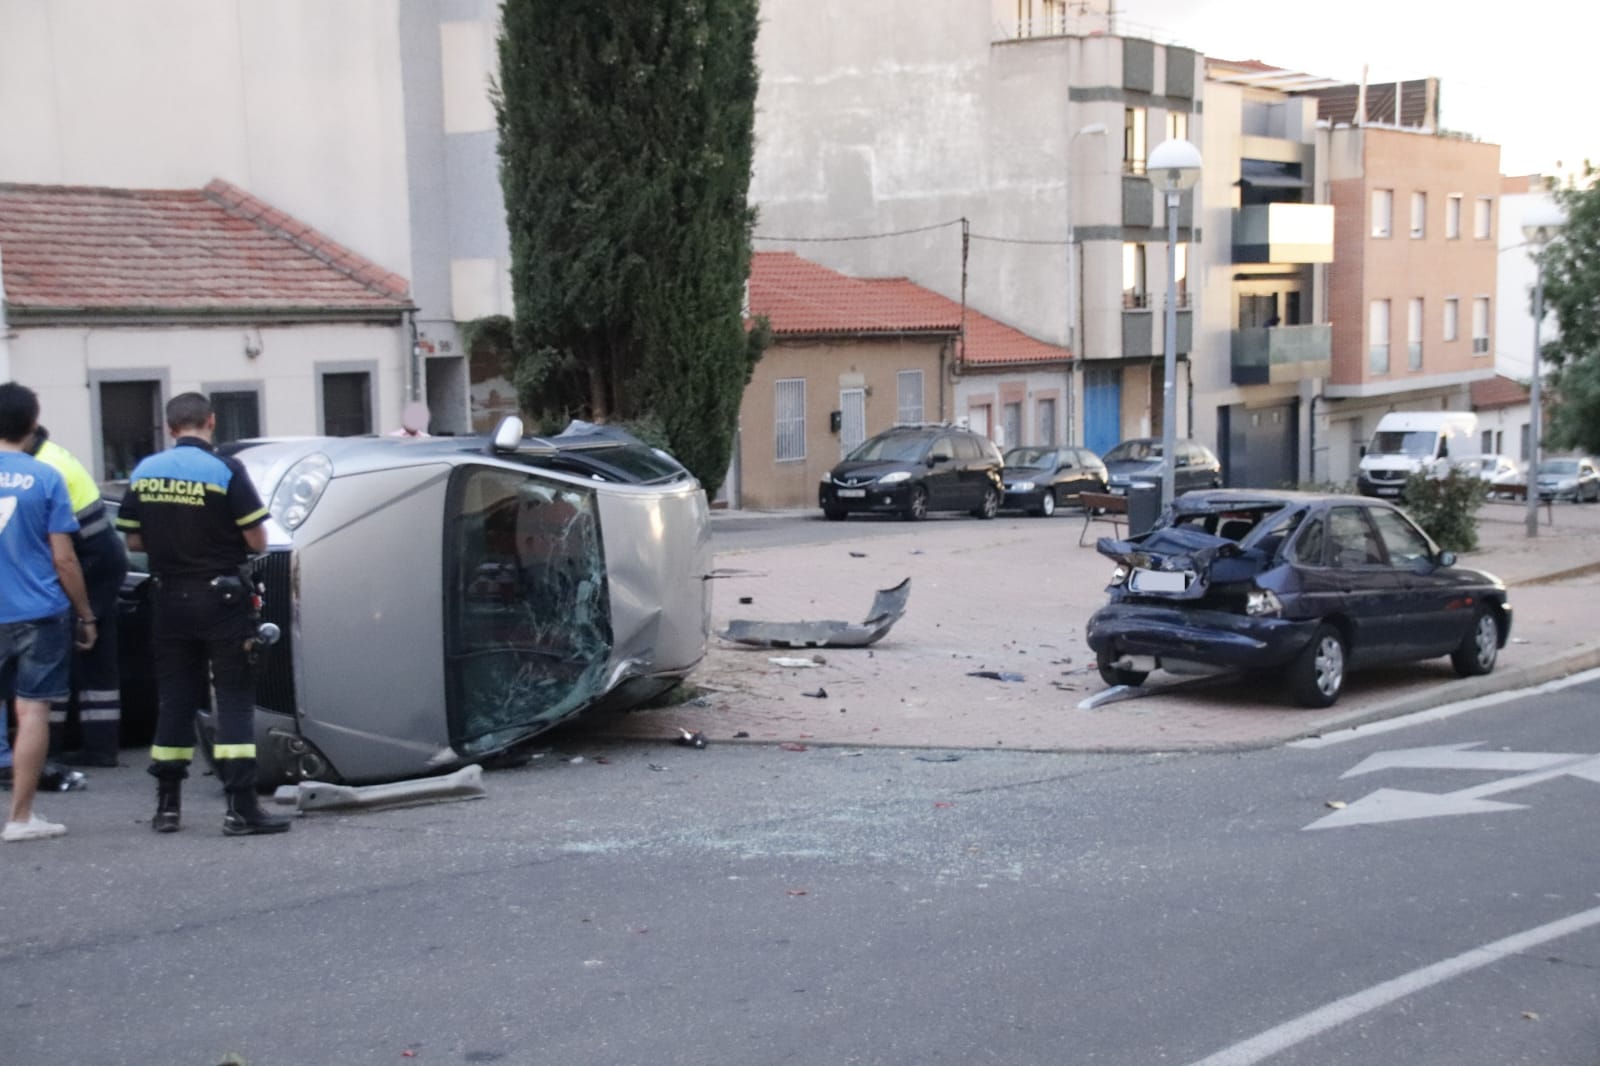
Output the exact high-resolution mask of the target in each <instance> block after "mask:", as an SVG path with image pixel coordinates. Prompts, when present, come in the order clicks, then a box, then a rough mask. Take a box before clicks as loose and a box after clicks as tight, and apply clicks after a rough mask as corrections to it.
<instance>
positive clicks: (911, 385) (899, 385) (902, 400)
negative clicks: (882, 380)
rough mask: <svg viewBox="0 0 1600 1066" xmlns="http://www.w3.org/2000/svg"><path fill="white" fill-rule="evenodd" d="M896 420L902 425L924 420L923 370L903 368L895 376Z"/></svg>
mask: <svg viewBox="0 0 1600 1066" xmlns="http://www.w3.org/2000/svg"><path fill="white" fill-rule="evenodd" d="M894 378H895V409H894V420H895V421H896V422H898V423H900V424H901V425H910V424H912V423H916V422H921V421H922V371H920V370H902V371H900V372H899V373H897V374H896V375H895V376H894Z"/></svg>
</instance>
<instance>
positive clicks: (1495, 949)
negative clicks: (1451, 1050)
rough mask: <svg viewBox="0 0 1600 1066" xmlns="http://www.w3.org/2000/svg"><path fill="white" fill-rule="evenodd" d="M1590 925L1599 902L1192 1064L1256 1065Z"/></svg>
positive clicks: (1597, 919) (1599, 912)
mask: <svg viewBox="0 0 1600 1066" xmlns="http://www.w3.org/2000/svg"><path fill="white" fill-rule="evenodd" d="M1591 925H1600V907H1595V908H1594V909H1592V910H1587V911H1580V912H1578V913H1577V914H1574V915H1571V916H1569V917H1566V918H1561V919H1558V920H1557V921H1554V922H1551V923H1549V924H1548V925H1541V926H1539V927H1537V928H1535V929H1529V930H1527V931H1526V932H1522V933H1515V934H1513V935H1511V936H1508V937H1506V938H1505V939H1504V940H1496V941H1495V942H1494V943H1492V944H1484V945H1483V946H1482V947H1476V948H1472V949H1470V950H1468V951H1464V952H1462V953H1461V954H1460V955H1457V956H1456V957H1455V958H1452V959H1444V960H1442V961H1440V962H1436V963H1434V964H1433V965H1431V966H1424V967H1423V968H1422V969H1420V970H1412V971H1411V972H1410V973H1405V974H1401V975H1400V976H1399V977H1395V978H1392V979H1390V980H1388V981H1385V982H1383V983H1382V984H1378V985H1373V986H1372V987H1370V988H1364V989H1362V990H1361V991H1359V992H1355V993H1352V994H1351V995H1348V996H1345V997H1344V998H1343V999H1336V1000H1334V1001H1333V1002H1332V1003H1329V1004H1327V1005H1326V1006H1322V1007H1318V1008H1317V1009H1316V1010H1314V1011H1311V1012H1309V1013H1307V1014H1302V1015H1300V1017H1298V1018H1291V1019H1289V1020H1288V1021H1286V1022H1284V1023H1283V1024H1282V1025H1277V1026H1273V1027H1272V1028H1271V1029H1268V1030H1267V1031H1266V1032H1264V1033H1258V1034H1257V1035H1255V1036H1253V1037H1251V1038H1250V1039H1249V1040H1246V1041H1244V1042H1243V1043H1239V1044H1235V1045H1233V1046H1232V1047H1227V1048H1223V1049H1222V1050H1221V1051H1219V1052H1217V1053H1216V1054H1214V1055H1207V1056H1206V1057H1205V1058H1203V1059H1200V1060H1199V1061H1197V1062H1194V1063H1192V1064H1191V1066H1255V1064H1256V1063H1258V1062H1262V1061H1265V1060H1266V1059H1270V1058H1271V1057H1272V1056H1274V1055H1276V1054H1277V1053H1278V1052H1280V1051H1284V1050H1287V1049H1288V1048H1292V1047H1294V1046H1295V1045H1296V1044H1303V1043H1305V1042H1306V1041H1307V1040H1310V1039H1311V1038H1312V1037H1315V1036H1319V1035H1321V1034H1322V1033H1325V1032H1327V1031H1328V1030H1329V1029H1332V1028H1334V1027H1335V1026H1338V1025H1343V1024H1344V1023H1345V1022H1348V1021H1352V1020H1354V1019H1356V1018H1359V1017H1361V1016H1362V1015H1363V1014H1370V1013H1371V1012H1372V1011H1375V1010H1379V1009H1381V1008H1383V1007H1387V1006H1388V1005H1389V1004H1391V1003H1394V1002H1396V1001H1397V1000H1401V999H1404V998H1405V997H1406V996H1409V995H1411V994H1412V993H1414V992H1421V991H1423V990H1424V989H1428V988H1432V987H1433V986H1434V985H1438V984H1443V983H1444V982H1446V981H1449V980H1451V979H1452V978H1456V977H1460V976H1461V975H1462V974H1468V973H1471V972H1472V971H1474V970H1478V969H1482V968H1483V967H1485V966H1488V965H1491V964H1492V963H1496V962H1499V961H1500V960H1501V959H1504V958H1507V957H1508V956H1511V955H1517V954H1520V953H1522V952H1525V951H1531V950H1533V949H1534V948H1536V947H1538V946H1539V945H1541V944H1546V943H1549V942H1550V941H1552V940H1558V939H1560V938H1561V937H1564V936H1569V935H1571V934H1573V933H1577V932H1581V931H1582V930H1584V929H1587V928H1589V927H1590V926H1591Z"/></svg>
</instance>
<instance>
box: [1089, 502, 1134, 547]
mask: <svg viewBox="0 0 1600 1066" xmlns="http://www.w3.org/2000/svg"><path fill="white" fill-rule="evenodd" d="M1078 502H1079V503H1081V504H1083V531H1082V532H1080V533H1079V534H1078V547H1080V548H1081V547H1083V538H1084V537H1087V536H1088V535H1089V524H1090V523H1091V522H1110V523H1111V527H1112V528H1113V529H1125V528H1126V527H1127V525H1128V498H1127V497H1126V496H1113V495H1111V494H1110V493H1107V492H1081V493H1079V494H1078Z"/></svg>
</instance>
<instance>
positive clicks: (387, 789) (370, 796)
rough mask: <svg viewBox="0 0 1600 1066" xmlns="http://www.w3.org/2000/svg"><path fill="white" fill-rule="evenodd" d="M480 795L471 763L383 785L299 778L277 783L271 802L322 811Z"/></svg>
mask: <svg viewBox="0 0 1600 1066" xmlns="http://www.w3.org/2000/svg"><path fill="white" fill-rule="evenodd" d="M484 795H485V790H484V787H483V767H481V766H479V765H477V764H476V763H474V764H473V765H471V766H463V767H462V768H461V769H459V770H457V771H455V772H454V773H450V774H444V775H442V776H440V777H419V778H413V779H411V780H408V781H392V782H390V783H388V784H384V785H360V786H353V785H334V784H329V783H328V782H326V781H301V782H300V783H299V784H295V785H282V786H280V787H279V788H278V790H277V791H276V792H274V793H273V794H272V799H273V802H275V803H281V804H293V805H295V806H296V807H297V808H298V809H300V810H302V811H325V810H334V809H337V808H343V807H365V808H368V809H372V808H377V807H408V806H413V805H415V804H419V803H441V802H444V801H446V800H463V799H482V798H483V797H484Z"/></svg>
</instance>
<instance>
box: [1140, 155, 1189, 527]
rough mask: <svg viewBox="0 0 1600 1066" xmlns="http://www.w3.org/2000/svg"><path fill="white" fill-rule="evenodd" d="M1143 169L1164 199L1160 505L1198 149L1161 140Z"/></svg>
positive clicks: (1169, 482)
mask: <svg viewBox="0 0 1600 1066" xmlns="http://www.w3.org/2000/svg"><path fill="white" fill-rule="evenodd" d="M1145 171H1146V172H1147V173H1148V174H1149V175H1150V180H1151V182H1152V183H1154V185H1155V187H1156V188H1157V189H1160V190H1161V191H1162V192H1164V193H1166V200H1167V329H1166V340H1165V343H1164V345H1163V346H1162V347H1163V352H1164V356H1165V358H1164V361H1163V368H1164V369H1163V378H1162V381H1161V462H1162V466H1161V507H1162V509H1163V510H1165V509H1166V508H1167V507H1168V506H1169V505H1170V504H1171V503H1172V498H1173V496H1174V495H1175V493H1174V492H1173V483H1174V477H1175V475H1176V473H1177V466H1178V457H1177V452H1176V447H1177V432H1176V431H1177V395H1178V201H1179V199H1180V197H1182V195H1183V192H1184V190H1185V189H1189V188H1193V187H1194V183H1195V182H1197V181H1199V180H1200V149H1198V148H1196V147H1195V146H1194V145H1192V144H1190V143H1189V142H1188V141H1185V140H1182V139H1181V138H1174V139H1172V140H1170V141H1162V142H1161V143H1160V144H1158V145H1156V146H1155V148H1154V149H1153V150H1152V151H1151V152H1150V158H1149V160H1148V161H1147V162H1146V164H1145Z"/></svg>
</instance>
